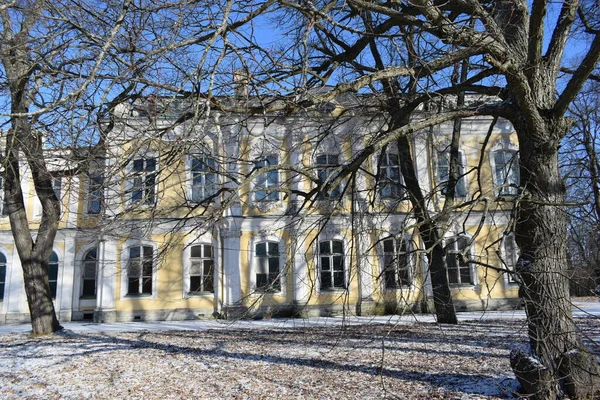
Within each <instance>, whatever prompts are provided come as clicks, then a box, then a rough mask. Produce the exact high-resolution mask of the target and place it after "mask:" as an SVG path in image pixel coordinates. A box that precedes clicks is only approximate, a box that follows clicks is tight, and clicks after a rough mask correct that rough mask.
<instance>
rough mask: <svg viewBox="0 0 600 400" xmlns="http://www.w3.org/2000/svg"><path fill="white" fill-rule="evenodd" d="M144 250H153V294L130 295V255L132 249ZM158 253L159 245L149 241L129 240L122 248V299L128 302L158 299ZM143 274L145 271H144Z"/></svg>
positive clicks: (141, 251)
mask: <svg viewBox="0 0 600 400" xmlns="http://www.w3.org/2000/svg"><path fill="white" fill-rule="evenodd" d="M134 247H137V248H143V247H149V248H152V292H151V293H129V266H130V259H131V257H130V255H131V251H130V249H131V248H134ZM157 251H158V247H157V245H156V244H155V243H154V242H152V241H149V240H136V239H132V240H128V241H127V242H125V243H124V244H123V245H122V247H121V257H120V260H121V268H120V270H121V290H120V299H121V300H128V299H153V300H154V299H156V298H157V292H158V287H157V274H158V267H157V260H156V254H157ZM142 254H143V250H140V255H142ZM142 272H143V271H142Z"/></svg>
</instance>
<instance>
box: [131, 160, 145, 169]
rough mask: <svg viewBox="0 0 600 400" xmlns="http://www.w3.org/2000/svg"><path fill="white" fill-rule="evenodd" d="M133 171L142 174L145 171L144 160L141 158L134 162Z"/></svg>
mask: <svg viewBox="0 0 600 400" xmlns="http://www.w3.org/2000/svg"><path fill="white" fill-rule="evenodd" d="M133 170H134V171H135V172H142V171H143V170H144V160H143V159H141V158H138V159H137V160H133Z"/></svg>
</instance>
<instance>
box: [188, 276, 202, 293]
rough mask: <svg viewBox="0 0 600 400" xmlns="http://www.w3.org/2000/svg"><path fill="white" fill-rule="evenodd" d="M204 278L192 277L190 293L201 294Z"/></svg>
mask: <svg viewBox="0 0 600 400" xmlns="http://www.w3.org/2000/svg"><path fill="white" fill-rule="evenodd" d="M201 283H202V277H201V276H190V292H201V291H202V286H201Z"/></svg>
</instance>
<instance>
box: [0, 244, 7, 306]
mask: <svg viewBox="0 0 600 400" xmlns="http://www.w3.org/2000/svg"><path fill="white" fill-rule="evenodd" d="M5 286H6V256H5V255H4V254H2V253H0V301H2V300H4V287H5Z"/></svg>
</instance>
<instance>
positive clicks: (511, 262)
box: [500, 233, 520, 286]
mask: <svg viewBox="0 0 600 400" xmlns="http://www.w3.org/2000/svg"><path fill="white" fill-rule="evenodd" d="M507 243H511V244H512V245H513V246H514V247H513V249H514V250H515V251H514V252H512V254H508V253H509V252H508V251H507V249H506V244H507ZM519 254H520V251H519V246H518V245H517V242H516V240H515V234H514V233H510V234H508V235H504V237H502V240H501V242H500V255H501V256H502V259H501V260H500V262H501V264H502V268H503V269H507V270H509V271H514V270H515V268H516V267H517V261H518V260H519ZM503 275H504V283H505V285H507V286H517V285H519V281H518V280H517V279H515V275H513V274H510V273H508V272H504V273H503Z"/></svg>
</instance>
